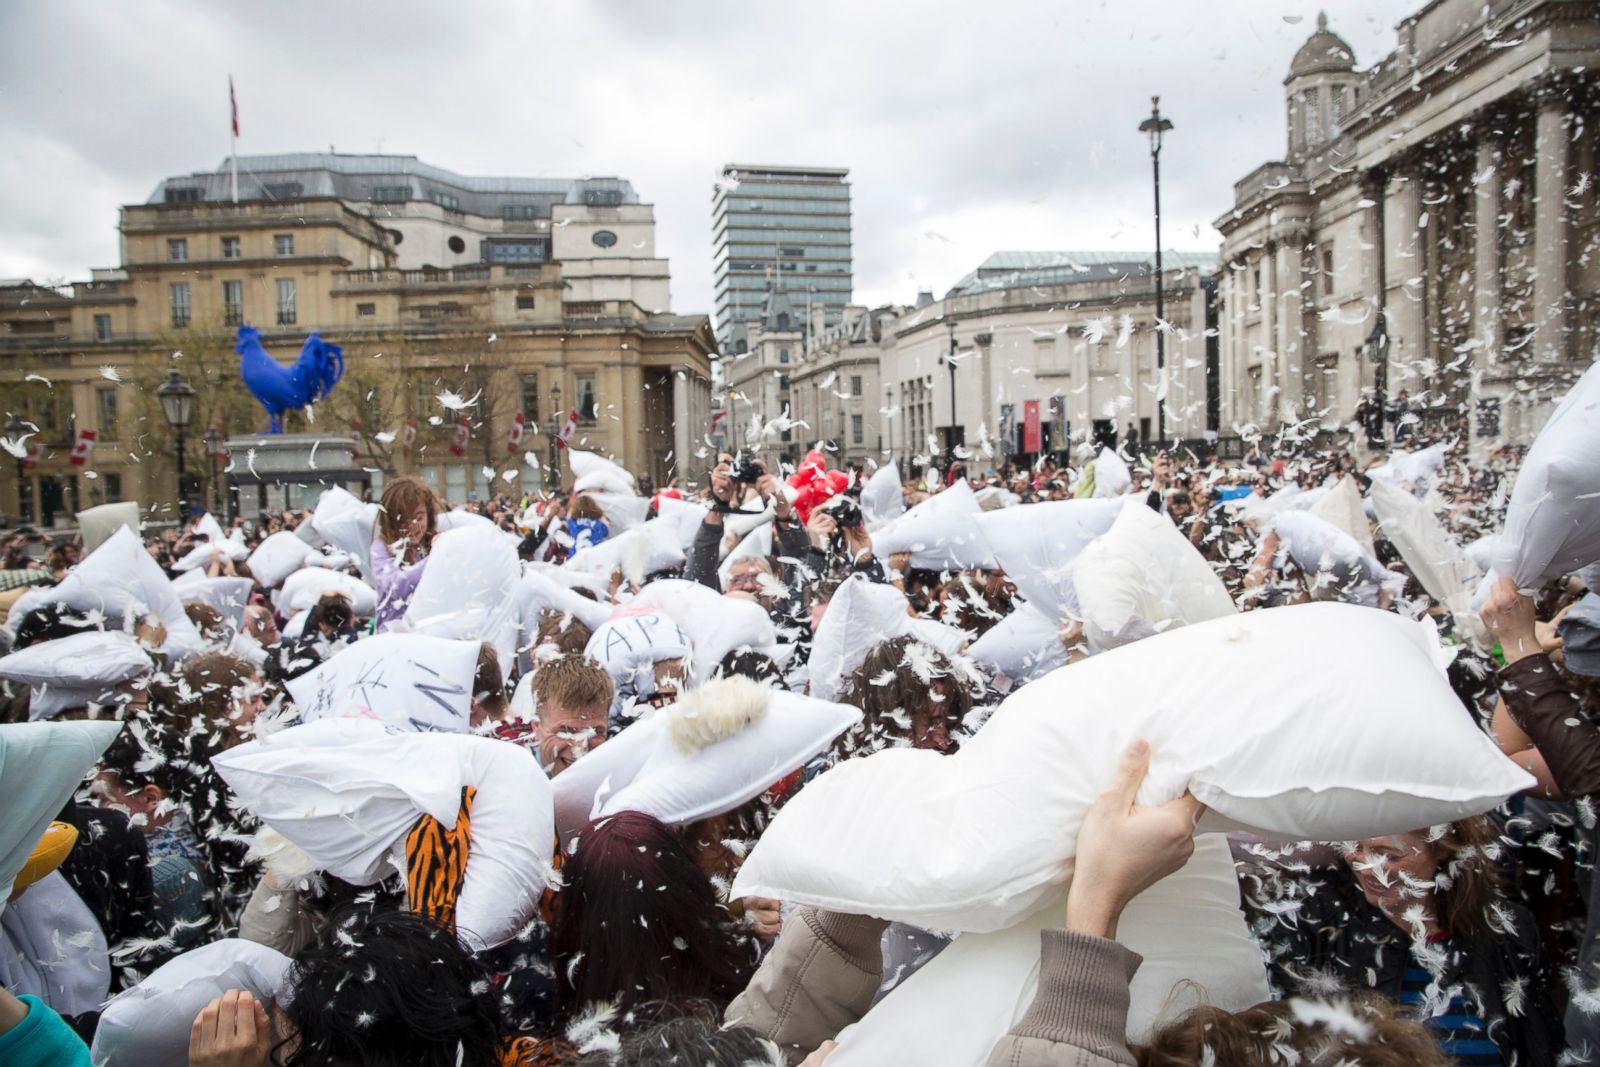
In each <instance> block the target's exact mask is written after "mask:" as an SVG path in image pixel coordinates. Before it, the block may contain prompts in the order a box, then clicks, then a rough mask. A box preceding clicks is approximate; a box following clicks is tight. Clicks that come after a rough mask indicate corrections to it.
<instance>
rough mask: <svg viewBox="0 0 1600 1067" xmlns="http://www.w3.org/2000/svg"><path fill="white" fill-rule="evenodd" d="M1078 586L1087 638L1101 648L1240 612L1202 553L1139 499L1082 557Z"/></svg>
mask: <svg viewBox="0 0 1600 1067" xmlns="http://www.w3.org/2000/svg"><path fill="white" fill-rule="evenodd" d="M1073 585H1074V587H1075V588H1076V590H1077V593H1078V608H1079V610H1080V611H1081V612H1082V613H1083V627H1084V635H1085V636H1086V637H1088V639H1089V642H1090V644H1091V645H1092V646H1093V647H1094V648H1095V649H1097V650H1099V651H1104V650H1105V649H1108V648H1115V647H1116V646H1118V645H1123V644H1127V643H1128V642H1130V641H1137V640H1139V639H1140V638H1142V637H1149V636H1150V635H1152V634H1156V633H1160V632H1161V631H1163V630H1165V629H1167V628H1169V627H1173V626H1187V625H1189V624H1191V623H1196V622H1206V621H1208V620H1210V619H1220V618H1222V617H1223V616H1225V615H1232V614H1233V613H1234V606H1233V598H1232V597H1230V596H1228V590H1227V589H1226V588H1225V587H1224V586H1223V584H1222V579H1221V578H1218V577H1217V575H1216V572H1214V571H1213V570H1212V569H1211V567H1210V565H1209V564H1208V563H1206V561H1205V559H1204V558H1203V557H1202V556H1201V555H1200V552H1199V551H1198V550H1197V549H1196V548H1195V547H1194V546H1193V545H1192V544H1190V543H1189V539H1188V538H1187V537H1185V536H1183V534H1181V533H1179V532H1178V528H1177V527H1176V526H1174V525H1173V523H1172V520H1171V519H1169V518H1167V517H1166V516H1165V515H1159V514H1157V513H1156V512H1154V511H1152V510H1151V509H1150V508H1149V507H1148V506H1147V505H1146V504H1145V502H1144V501H1143V500H1139V499H1130V500H1128V501H1126V502H1125V504H1124V505H1123V508H1122V512H1121V514H1119V515H1118V516H1117V519H1116V521H1115V522H1113V523H1112V524H1111V529H1109V530H1107V531H1106V532H1105V533H1104V534H1102V535H1101V536H1100V537H1098V538H1096V539H1095V540H1094V541H1092V542H1091V543H1090V544H1089V545H1088V546H1086V547H1085V548H1084V550H1083V552H1082V553H1080V554H1079V556H1078V559H1077V561H1076V562H1075V563H1074V564H1073Z"/></svg>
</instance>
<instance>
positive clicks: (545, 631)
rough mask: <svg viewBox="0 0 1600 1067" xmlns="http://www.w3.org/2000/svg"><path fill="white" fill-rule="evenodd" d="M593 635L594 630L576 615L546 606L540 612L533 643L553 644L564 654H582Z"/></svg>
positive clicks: (537, 644)
mask: <svg viewBox="0 0 1600 1067" xmlns="http://www.w3.org/2000/svg"><path fill="white" fill-rule="evenodd" d="M580 591H581V590H580ZM593 636H594V631H593V630H591V629H589V627H588V625H587V624H585V623H584V622H583V620H581V619H579V618H578V617H577V616H576V615H568V614H566V613H565V612H561V611H556V610H555V609H554V608H545V609H544V610H543V611H541V612H539V628H538V631H537V632H536V633H535V634H534V638H533V643H534V646H535V647H537V646H539V645H542V644H546V643H549V644H553V645H555V647H556V649H557V650H558V651H560V652H561V654H562V655H566V656H581V655H583V650H584V649H586V648H588V647H589V639H590V638H591V637H593Z"/></svg>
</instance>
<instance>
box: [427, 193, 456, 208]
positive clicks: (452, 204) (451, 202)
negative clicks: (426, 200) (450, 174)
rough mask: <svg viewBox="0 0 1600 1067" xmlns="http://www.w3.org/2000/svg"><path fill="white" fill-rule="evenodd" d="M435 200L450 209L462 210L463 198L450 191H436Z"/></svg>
mask: <svg viewBox="0 0 1600 1067" xmlns="http://www.w3.org/2000/svg"><path fill="white" fill-rule="evenodd" d="M433 202H434V203H435V204H438V205H439V206H440V207H442V208H445V209H446V210H448V211H460V210H461V199H460V198H459V197H455V196H451V195H450V194H449V193H434V194H433Z"/></svg>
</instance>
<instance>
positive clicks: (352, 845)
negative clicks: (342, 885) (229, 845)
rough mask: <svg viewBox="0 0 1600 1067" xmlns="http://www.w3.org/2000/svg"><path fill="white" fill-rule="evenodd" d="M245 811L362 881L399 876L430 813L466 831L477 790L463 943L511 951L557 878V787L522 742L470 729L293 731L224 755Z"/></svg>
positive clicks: (372, 726) (334, 723)
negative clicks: (466, 800) (464, 808)
mask: <svg viewBox="0 0 1600 1067" xmlns="http://www.w3.org/2000/svg"><path fill="white" fill-rule="evenodd" d="M211 762H212V764H213V766H215V767H216V768H217V772H218V773H219V774H220V775H222V778H223V780H224V781H226V782H227V783H228V787H229V788H230V789H232V790H233V792H234V794H235V795H236V796H237V797H238V798H239V801H240V803H242V804H243V805H244V806H245V808H247V809H248V810H249V811H251V812H252V813H254V814H255V815H257V816H259V817H260V819H261V821H262V822H264V823H266V824H267V825H268V826H270V827H271V828H272V829H274V830H276V831H278V833H280V834H282V835H283V836H284V837H285V838H287V839H288V840H289V841H290V842H291V843H292V844H294V845H295V846H296V847H298V848H299V849H300V850H301V851H303V852H304V853H306V855H307V856H309V857H310V859H311V862H312V863H314V864H315V865H316V866H317V868H318V869H320V870H324V871H327V872H329V873H331V874H334V875H337V876H338V877H340V878H343V879H344V880H345V881H348V882H353V883H355V884H356V885H371V884H372V883H374V882H378V881H381V880H382V879H384V878H385V877H387V876H388V874H389V873H390V871H391V870H399V869H400V864H403V862H404V859H403V855H402V856H400V857H399V864H397V863H396V859H395V854H396V850H397V849H401V850H403V847H404V842H405V836H406V834H407V833H408V832H409V831H410V829H411V827H412V825H414V824H415V823H416V821H417V819H418V817H420V816H422V815H424V814H426V815H431V816H433V817H434V818H435V819H438V820H439V821H440V822H441V823H442V824H444V825H445V826H446V827H450V828H454V826H455V823H456V816H457V815H458V814H459V812H460V808H461V790H462V788H463V787H464V786H469V785H470V786H475V787H476V788H477V790H478V795H477V800H476V801H475V803H474V804H473V808H472V836H471V843H470V846H469V853H468V856H467V871H466V878H465V880H464V882H463V884H462V887H461V893H460V895H459V897H458V898H457V900H456V929H457V933H458V936H459V937H460V938H461V942H462V944H464V945H466V946H467V947H468V948H469V949H473V950H475V951H476V950H481V949H484V948H493V947H495V946H496V945H501V944H504V943H505V942H507V941H509V940H510V939H511V938H512V937H514V936H515V935H516V932H517V930H518V929H520V928H521V927H522V925H523V924H524V923H525V922H527V921H528V919H529V918H531V917H532V915H533V914H534V911H535V909H536V908H537V906H538V903H539V897H540V895H541V894H542V893H543V892H544V889H545V886H546V884H547V882H548V874H549V864H550V854H551V843H552V841H553V840H554V833H555V823H554V820H553V819H552V817H551V804H550V783H549V781H548V780H547V779H546V778H545V775H544V771H543V770H542V769H541V768H540V766H539V761H538V759H537V757H535V756H534V755H533V754H532V753H530V752H529V751H528V750H527V749H525V748H523V747H522V746H521V745H513V744H508V743H506V742H504V741H499V740H496V739H494V738H488V737H473V736H469V735H460V734H437V733H403V732H398V731H395V730H394V729H393V728H392V727H387V726H385V725H383V724H382V723H377V722H372V721H370V720H362V719H328V720H324V721H321V722H313V723H308V724H306V725H303V726H293V727H290V728H289V729H287V730H284V731H282V732H280V733H276V734H273V735H272V736H270V737H265V738H260V739H258V740H255V741H250V742H248V743H246V744H243V745H240V746H238V747H237V748H233V749H230V750H229V751H227V752H224V753H221V754H219V755H217V756H215V757H213V758H212V761H211Z"/></svg>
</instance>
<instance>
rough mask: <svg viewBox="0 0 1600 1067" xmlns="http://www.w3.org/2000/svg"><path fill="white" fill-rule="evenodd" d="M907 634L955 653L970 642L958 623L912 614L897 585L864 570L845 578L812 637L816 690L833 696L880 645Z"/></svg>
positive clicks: (820, 695) (828, 697) (825, 697)
mask: <svg viewBox="0 0 1600 1067" xmlns="http://www.w3.org/2000/svg"><path fill="white" fill-rule="evenodd" d="M905 634H915V635H916V636H917V638H919V639H920V640H923V641H926V642H927V643H929V644H931V645H933V646H934V647H935V648H937V649H938V650H939V651H941V652H943V653H945V654H946V655H951V656H953V655H955V654H956V653H957V652H959V651H960V650H961V646H962V645H963V644H965V643H966V634H965V633H964V632H963V631H961V630H958V629H956V628H955V627H953V626H946V625H944V624H943V623H939V622H935V621H933V620H931V619H914V618H912V617H911V605H910V602H909V601H907V600H906V597H905V594H904V593H902V592H900V590H898V589H896V588H895V587H894V586H892V585H884V584H882V583H880V582H872V581H868V580H867V579H866V578H864V577H862V576H861V575H856V576H855V577H852V578H850V579H848V580H847V581H845V582H843V583H842V584H841V585H840V586H839V588H838V589H837V590H836V591H835V592H834V594H833V599H832V600H830V601H828V610H827V611H826V612H824V613H823V616H822V623H821V625H819V626H818V627H817V633H816V636H815V637H814V638H813V640H812V642H811V660H810V666H811V695H812V696H814V697H818V698H820V699H822V700H832V699H833V698H834V697H835V696H837V695H838V693H839V691H840V690H841V689H843V688H844V685H845V682H846V681H848V680H849V678H850V675H852V674H854V673H855V671H856V668H858V667H860V666H861V664H862V662H863V661H864V660H866V658H867V653H868V652H870V651H872V649H873V647H874V646H875V645H878V644H881V643H882V642H884V641H888V640H891V639H893V638H896V637H900V636H903V635H905Z"/></svg>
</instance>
